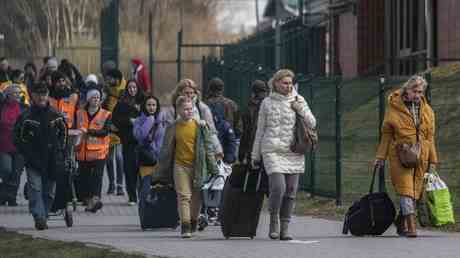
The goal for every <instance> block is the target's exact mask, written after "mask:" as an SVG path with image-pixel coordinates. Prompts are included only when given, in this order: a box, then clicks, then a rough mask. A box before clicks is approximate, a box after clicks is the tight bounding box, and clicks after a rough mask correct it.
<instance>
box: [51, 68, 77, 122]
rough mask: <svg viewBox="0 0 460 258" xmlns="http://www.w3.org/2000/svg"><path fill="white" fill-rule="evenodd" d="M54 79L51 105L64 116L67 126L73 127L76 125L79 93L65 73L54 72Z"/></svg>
mask: <svg viewBox="0 0 460 258" xmlns="http://www.w3.org/2000/svg"><path fill="white" fill-rule="evenodd" d="M52 80H53V90H52V91H51V92H50V105H51V106H52V107H53V108H54V109H56V110H57V111H58V112H60V113H61V114H62V115H63V116H64V118H65V120H66V124H67V127H68V128H69V129H70V128H73V127H74V126H75V123H74V121H75V115H76V111H77V104H78V94H77V93H76V92H75V91H74V90H73V89H72V85H71V83H70V80H69V78H67V76H66V75H65V74H64V73H61V72H59V71H55V72H53V73H52Z"/></svg>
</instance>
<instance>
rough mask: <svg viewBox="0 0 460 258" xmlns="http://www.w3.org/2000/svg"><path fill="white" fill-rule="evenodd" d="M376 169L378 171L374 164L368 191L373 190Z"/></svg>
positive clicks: (371, 191)
mask: <svg viewBox="0 0 460 258" xmlns="http://www.w3.org/2000/svg"><path fill="white" fill-rule="evenodd" d="M377 171H380V169H379V168H378V167H377V166H374V171H373V173H372V180H371V186H370V187H369V193H373V192H374V184H375V175H376V174H377Z"/></svg>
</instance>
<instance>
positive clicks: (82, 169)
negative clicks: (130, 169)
mask: <svg viewBox="0 0 460 258" xmlns="http://www.w3.org/2000/svg"><path fill="white" fill-rule="evenodd" d="M105 162H106V160H105V159H104V160H95V161H80V162H79V164H78V165H79V167H78V171H79V173H78V174H79V175H78V181H79V182H78V191H79V197H80V199H81V200H85V199H88V198H93V197H95V196H98V197H101V192H102V177H103V175H104V166H105Z"/></svg>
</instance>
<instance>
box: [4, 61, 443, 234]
mask: <svg viewBox="0 0 460 258" xmlns="http://www.w3.org/2000/svg"><path fill="white" fill-rule="evenodd" d="M128 77H129V80H127V79H126V77H125V76H124V75H123V74H122V72H121V71H120V70H118V69H117V67H116V65H115V63H114V62H111V61H108V62H106V63H104V64H103V65H102V73H101V75H100V76H98V75H96V74H89V75H87V76H83V75H82V74H81V73H80V72H79V70H78V68H77V67H76V66H75V65H74V64H72V63H71V62H70V61H69V60H66V59H63V60H61V62H60V63H59V62H58V60H57V58H56V57H47V58H45V59H44V60H43V66H42V67H41V68H40V70H38V69H37V67H36V65H35V64H34V63H32V62H30V63H27V64H26V65H25V66H24V67H23V70H20V69H12V68H11V67H10V65H9V63H8V60H7V59H6V58H1V59H0V93H1V94H0V115H1V116H0V139H1V142H2V144H1V145H0V170H1V174H0V175H1V177H0V179H1V182H0V205H8V206H17V205H18V203H17V192H18V190H19V189H18V188H19V178H20V176H21V174H22V172H23V171H24V170H25V171H26V174H27V185H26V186H25V192H26V195H27V197H28V200H29V209H30V213H31V214H32V215H33V218H34V222H35V227H36V229H37V230H44V229H47V228H48V225H47V219H48V216H49V212H50V211H51V210H53V202H54V200H55V199H57V198H55V197H57V196H56V195H63V196H68V195H69V193H64V192H60V190H59V189H62V187H61V188H59V187H57V185H58V186H59V180H64V179H62V175H63V174H64V173H66V172H65V171H67V170H68V169H69V166H68V164H69V159H71V158H72V157H71V156H73V155H69V150H70V149H72V150H74V151H75V152H74V156H75V161H76V162H77V163H78V171H77V173H75V178H72V180H71V181H72V182H73V184H74V185H75V189H76V194H77V198H78V199H79V200H80V201H81V202H82V203H83V205H84V206H85V211H87V212H93V213H95V212H97V211H98V210H100V209H102V208H103V199H102V198H101V197H102V192H103V189H102V181H103V176H104V171H106V172H107V176H108V178H109V185H108V189H106V191H107V194H116V195H121V196H123V195H125V190H126V194H127V197H128V199H127V203H128V205H132V206H135V205H137V204H138V203H139V201H140V200H139V198H140V193H139V190H138V189H139V188H138V186H139V185H140V184H141V183H140V180H139V179H141V178H144V177H148V178H149V181H150V182H152V184H154V183H158V184H159V185H172V186H173V187H174V190H175V192H176V195H177V210H178V214H179V218H180V225H181V236H182V237H184V238H190V237H191V236H192V234H193V233H194V232H195V231H196V230H197V227H198V225H199V223H200V222H199V218H200V213H203V212H205V213H206V212H207V211H203V209H202V208H201V206H202V194H201V187H202V186H203V185H204V184H205V183H206V181H207V180H208V179H209V178H210V177H211V176H212V175H215V174H218V173H219V169H220V167H221V166H220V165H219V164H225V165H227V166H231V165H232V164H235V163H237V164H248V166H249V167H251V169H258V168H260V167H263V168H264V171H265V172H264V173H266V174H267V175H268V182H269V195H268V208H269V213H270V226H269V237H270V238H271V239H280V240H290V239H293V236H292V235H291V234H290V233H289V224H290V221H291V217H292V213H293V209H294V206H295V197H296V192H297V186H298V182H299V175H300V174H301V173H303V172H304V170H305V164H304V162H305V158H304V155H303V153H297V152H294V151H292V148H291V147H292V142H293V141H294V140H295V139H294V137H295V134H294V131H295V130H296V127H297V126H298V125H297V123H298V122H299V121H301V122H302V123H303V124H304V125H305V126H307V127H309V128H315V127H316V119H315V117H314V115H313V114H312V112H311V110H310V108H309V106H308V104H307V102H306V100H305V99H304V98H303V97H302V96H301V95H300V94H298V93H297V90H296V87H295V86H294V84H293V80H294V73H293V72H292V71H290V70H286V69H281V70H279V71H277V72H276V73H275V74H274V75H273V77H272V78H271V79H270V80H269V81H268V82H264V81H261V80H255V81H253V82H252V85H251V86H250V87H251V88H250V92H251V95H250V99H249V102H248V103H247V106H246V107H244V108H241V107H238V105H237V104H236V103H235V102H234V101H233V100H230V99H229V98H226V97H225V96H224V93H225V83H224V82H223V81H222V79H220V78H213V79H212V80H210V81H209V82H208V87H207V89H208V92H206V96H203V95H202V92H201V91H200V88H201V87H199V86H198V85H197V84H196V83H195V82H194V81H193V80H191V79H182V80H180V81H179V82H178V83H177V85H176V87H175V89H174V91H173V92H172V98H171V100H170V101H169V100H163V99H162V100H160V99H159V98H158V97H156V96H155V95H153V85H152V83H151V82H150V79H149V77H148V74H147V73H146V71H145V67H144V64H143V63H142V62H141V61H140V60H139V59H133V60H132V74H130V75H129V76H128ZM425 87H426V82H425V81H424V80H423V78H421V77H414V78H412V79H411V80H410V81H409V82H407V83H406V84H405V86H404V87H403V88H402V89H401V90H397V91H395V92H394V93H393V94H391V95H390V97H389V105H390V109H389V111H388V112H387V114H386V116H385V121H384V123H383V129H382V133H383V135H382V141H381V143H380V146H379V147H378V152H377V159H376V161H375V165H376V166H383V164H384V160H385V159H387V157H389V159H390V171H391V179H392V182H393V184H394V186H395V188H396V190H397V192H398V194H400V195H401V198H400V199H401V201H400V207H401V214H400V219H399V220H398V221H399V222H398V232H399V233H401V234H404V235H407V236H415V235H416V232H415V224H414V223H415V218H414V213H415V208H414V207H415V202H414V200H416V199H418V198H419V196H420V191H421V190H420V186H421V180H422V177H423V172H424V171H425V170H427V167H428V166H434V165H435V164H436V163H437V156H436V150H435V147H434V144H433V141H434V140H433V139H434V113H433V111H432V110H431V108H430V107H429V105H428V104H427V103H426V101H425V100H424V98H423V96H422V95H423V91H424V89H425ZM169 105H170V106H171V107H172V108H164V106H169ZM406 117H407V118H406ZM299 118H300V120H299ZM412 121H414V122H413V124H414V126H412ZM406 122H407V123H408V124H409V125H406V124H405V123H406ZM412 127H413V128H412ZM407 128H409V129H410V130H409V129H407ZM419 132H421V133H420V136H419ZM414 135H416V138H417V139H415V138H414V137H415V136H414ZM71 137H74V139H78V140H76V141H75V142H76V143H75V146H72V148H70V145H71V144H73V141H71V140H70V139H71ZM419 137H420V138H421V139H422V140H423V141H422V143H423V145H422V146H421V148H422V151H421V153H422V154H421V156H422V161H423V162H422V163H421V164H422V166H420V167H419V169H418V170H416V172H415V175H414V176H412V177H411V176H410V175H411V174H410V173H409V172H410V171H409V172H408V171H406V169H405V168H403V167H402V166H401V164H400V161H399V160H398V159H394V158H393V156H395V155H396V154H394V153H393V152H394V151H395V149H394V148H393V147H392V146H393V145H392V141H399V140H412V141H416V140H417V141H418V140H419ZM73 147H75V148H73ZM412 178H413V179H414V180H412ZM144 181H145V180H144ZM56 182H58V184H56ZM64 189H65V187H64ZM67 199H68V198H67V197H66V198H64V201H65V200H67ZM158 212H161V210H159V211H158Z"/></svg>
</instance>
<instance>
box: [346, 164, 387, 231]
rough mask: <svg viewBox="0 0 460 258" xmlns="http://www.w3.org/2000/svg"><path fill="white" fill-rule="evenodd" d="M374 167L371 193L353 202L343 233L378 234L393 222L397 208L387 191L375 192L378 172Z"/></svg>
mask: <svg viewBox="0 0 460 258" xmlns="http://www.w3.org/2000/svg"><path fill="white" fill-rule="evenodd" d="M377 170H378V169H377V167H374V173H373V175H372V182H371V187H370V190H369V194H367V195H365V196H363V197H362V198H361V199H360V200H358V201H356V202H354V203H353V205H352V206H351V207H350V208H349V209H348V211H347V213H346V215H345V220H344V223H343V230H342V233H343V234H345V235H346V234H348V232H350V233H351V234H352V235H354V236H365V235H372V236H377V235H381V234H383V233H385V231H386V230H387V229H388V228H389V227H390V226H391V224H393V221H394V219H395V216H396V210H395V207H394V205H393V202H392V201H391V199H390V197H389V196H388V194H387V193H386V192H377V193H374V181H375V175H376V173H377Z"/></svg>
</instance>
